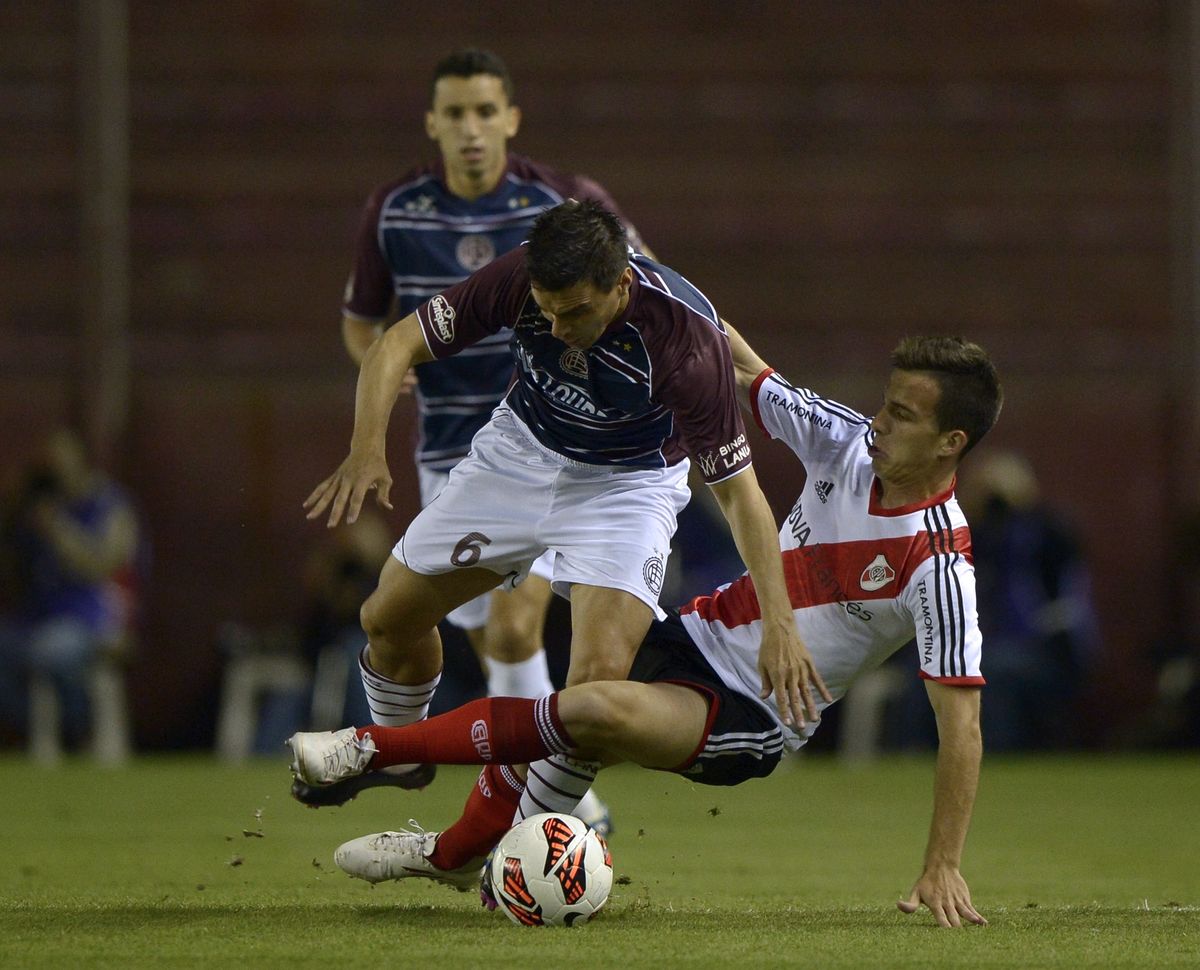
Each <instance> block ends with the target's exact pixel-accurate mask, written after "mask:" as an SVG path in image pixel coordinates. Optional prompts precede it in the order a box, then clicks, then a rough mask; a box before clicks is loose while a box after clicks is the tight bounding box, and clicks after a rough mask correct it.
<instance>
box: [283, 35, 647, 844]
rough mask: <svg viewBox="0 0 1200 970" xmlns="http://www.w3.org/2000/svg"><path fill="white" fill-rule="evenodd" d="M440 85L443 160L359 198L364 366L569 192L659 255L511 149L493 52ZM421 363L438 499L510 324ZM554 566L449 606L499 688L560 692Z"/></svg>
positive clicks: (470, 55) (513, 113)
mask: <svg viewBox="0 0 1200 970" xmlns="http://www.w3.org/2000/svg"><path fill="white" fill-rule="evenodd" d="M430 96H431V97H430V105H429V110H428V111H427V112H426V114H425V130H426V133H427V134H428V135H429V137H430V139H432V140H433V141H434V142H435V143H436V144H437V146H438V149H439V154H438V159H437V161H435V162H433V163H430V164H425V165H419V166H417V167H415V168H413V169H411V170H409V171H408V172H406V173H405V174H404V175H402V176H400V177H399V178H395V179H392V180H390V181H388V182H385V183H384V184H382V185H380V186H378V187H376V188H375V189H374V190H373V191H372V192H371V195H370V197H369V198H368V200H367V203H366V205H365V206H364V208H363V214H362V219H361V221H360V223H359V228H358V233H357V235H356V238H355V247H354V269H353V272H352V273H351V276H350V280H349V282H348V283H347V285H346V292H345V301H344V304H343V308H342V339H343V341H344V343H345V345H346V350H347V352H348V353H349V355H350V357H351V358H352V359H353V360H354V362H355V363H356V364H361V363H362V359H363V357H364V356H365V355H366V352H367V349H368V348H369V347H370V346H371V344H373V343H374V342H375V341H376V340H377V339H378V338H379V336H380V335H381V334H382V333H383V331H384V330H385V329H386V327H387V325H388V324H389V323H391V322H392V321H393V320H397V319H402V318H403V317H406V316H408V314H410V313H411V312H412V311H413V310H415V309H416V308H417V307H419V306H420V305H421V304H422V303H424V302H425V301H426V300H428V299H429V298H430V297H431V296H434V295H436V294H437V293H439V292H441V291H442V290H443V289H445V288H446V287H447V286H450V285H452V284H454V283H458V282H460V281H461V280H463V279H464V278H465V277H466V276H468V275H469V274H470V273H472V272H473V271H475V270H477V269H480V268H481V267H483V266H485V265H487V264H488V263H489V262H490V261H491V260H493V259H494V258H496V257H497V256H499V255H502V254H503V253H506V252H508V251H509V250H511V249H513V248H514V247H516V246H518V245H520V244H521V242H522V241H523V240H524V239H525V238H526V236H527V235H528V234H529V230H530V227H532V225H533V220H534V218H535V217H536V216H537V215H538V213H540V212H542V211H543V210H545V209H547V208H550V207H552V206H555V205H558V204H559V203H561V202H563V201H564V200H565V199H568V198H572V199H595V200H596V201H598V202H600V203H602V204H603V205H604V206H605V207H606V208H608V209H610V210H611V211H612V212H614V213H616V214H617V215H618V216H619V217H620V218H621V220H622V222H623V223H624V224H625V227H626V232H627V234H628V236H629V240H630V244H631V245H632V246H633V247H634V248H635V249H637V250H639V251H641V252H646V253H649V250H648V249H647V248H646V247H645V245H644V243H643V242H642V240H641V238H640V236H639V235H638V233H637V230H636V229H634V227H633V226H632V225H631V224H630V222H629V220H628V219H626V218H625V217H624V216H623V215H622V214H621V211H620V209H619V208H618V207H617V205H616V203H615V202H614V201H613V199H612V197H611V196H610V195H609V194H608V192H607V191H606V190H605V189H604V187H603V186H602V185H600V184H599V183H597V182H595V181H594V180H592V179H590V178H587V177H586V176H582V175H576V174H572V173H566V172H560V171H557V170H555V169H553V168H550V167H549V166H547V165H544V164H542V163H541V162H538V161H535V160H533V159H531V158H527V157H525V156H523V155H518V154H516V153H515V152H512V151H509V150H508V142H509V140H510V139H511V138H512V137H513V136H514V135H516V133H517V131H518V129H519V127H520V122H521V112H520V109H519V108H518V107H517V106H516V103H515V101H514V98H515V94H514V87H513V81H512V76H511V75H510V74H509V71H508V67H507V66H506V65H505V63H504V62H503V60H501V59H500V58H499V57H498V56H497V55H495V54H494V53H492V52H491V51H484V50H478V49H474V48H466V49H462V50H457V51H454V52H452V53H450V54H448V55H447V56H446V57H444V58H442V60H440V61H439V62H438V64H437V66H436V67H435V68H434V71H433V85H432V90H431V92H430ZM413 373H414V375H415V389H414V395H415V397H416V402H417V412H418V426H419V427H418V431H419V435H418V443H417V448H416V460H417V472H418V482H419V485H420V491H421V504H422V505H428V504H429V503H430V502H432V501H433V500H434V498H435V497H436V496H437V494H438V493H439V492H440V491H441V490H442V489H443V488H445V486H446V482H447V481H448V480H449V477H450V470H451V469H452V468H453V467H454V466H455V465H456V464H458V462H459V461H461V460H462V459H463V458H464V457H466V455H467V452H468V451H469V450H470V447H471V439H472V438H473V437H474V436H475V433H476V432H477V431H478V430H479V429H480V428H482V427H483V425H484V424H486V423H487V420H488V418H489V417H490V415H491V412H492V409H493V408H495V406H496V405H497V404H498V403H499V402H500V401H501V399H503V397H504V395H505V393H506V392H507V390H508V385H509V383H510V381H511V379H512V374H513V362H512V357H511V355H510V353H509V349H508V339H507V334H506V333H498V334H495V335H494V336H493V337H491V338H489V339H486V340H483V341H480V342H479V343H478V344H476V345H475V346H474V347H472V349H471V353H470V354H465V355H462V356H459V357H452V358H449V359H446V360H439V361H431V362H429V363H425V364H421V365H419V366H418V367H416V368H414V372H413ZM552 568H553V559H552V557H551V556H550V555H549V554H547V555H546V556H543V557H542V558H541V559H539V560H538V561H536V562H535V563H534V564H533V566H532V567H531V568H530V575H529V577H528V578H527V579H526V581H525V582H523V583H522V584H521V585H520V586H518V587H517V588H515V589H513V590H511V591H506V590H497V591H494V592H491V593H485V594H484V595H482V596H479V597H476V598H475V599H473V600H471V601H470V602H469V603H464V604H463V605H462V606H460V607H458V608H457V609H455V610H452V611H451V612H450V613H449V614H448V615H447V617H446V621H447V622H448V623H450V624H452V625H454V626H456V627H458V628H460V629H462V630H463V631H464V632H465V633H466V635H467V638H468V640H469V641H470V643H471V646H472V647H473V648H474V650H475V652H476V654H478V655H479V657H480V660H481V662H482V664H483V667H484V669H485V673H486V676H487V688H488V693H489V694H492V695H505V696H513V697H541V696H543V695H545V694H548V693H550V692H551V691H552V690H554V685H553V683H551V681H550V671H549V667H548V666H547V662H546V653H545V650H544V649H543V646H542V631H543V628H544V625H545V619H546V609H547V607H548V606H549V605H550V597H551V590H550V578H551V572H552ZM433 767H434V766H432V765H426V766H422V767H421V768H419V769H415V770H411V771H402V772H398V773H388V772H373V773H368V774H366V775H363V776H361V777H359V778H357V779H354V780H353V782H352V783H348V784H346V785H341V786H334V787H331V788H328V789H316V788H312V787H311V786H307V785H304V784H302V783H297V785H296V786H295V787H294V788H293V790H292V794H293V795H294V796H295V797H296V798H297V799H298V800H300V801H301V802H304V803H305V804H307V805H311V806H314V807H320V806H322V805H340V804H343V803H345V802H346V801H348V800H349V799H351V798H353V797H354V796H355V795H356V794H357V793H358V792H359V791H361V790H362V789H363V788H366V787H371V786H374V785H396V786H398V787H401V788H419V787H421V786H423V785H424V784H426V783H427V782H428V781H429V780H430V779H431V777H432V773H433ZM580 814H581V815H582V816H583V817H584V818H585V819H587V820H588V821H589V822H591V823H593V824H596V825H598V826H599V827H601V828H606V827H607V809H606V808H605V807H604V805H603V803H602V802H600V801H599V800H598V799H596V798H595V796H594V794H593V795H589V796H588V802H587V804H586V806H585V807H584V808H582V809H581V810H580Z"/></svg>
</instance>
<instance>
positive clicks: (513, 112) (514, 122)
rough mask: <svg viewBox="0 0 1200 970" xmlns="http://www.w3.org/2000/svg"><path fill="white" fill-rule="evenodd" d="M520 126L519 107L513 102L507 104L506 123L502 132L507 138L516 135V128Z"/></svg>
mask: <svg viewBox="0 0 1200 970" xmlns="http://www.w3.org/2000/svg"><path fill="white" fill-rule="evenodd" d="M520 127H521V109H520V108H518V107H517V106H516V105H515V104H510V105H509V106H508V124H507V125H505V128H504V134H505V136H506V137H508V138H512V137H513V136H514V135H516V133H517V130H518V129H519V128H520Z"/></svg>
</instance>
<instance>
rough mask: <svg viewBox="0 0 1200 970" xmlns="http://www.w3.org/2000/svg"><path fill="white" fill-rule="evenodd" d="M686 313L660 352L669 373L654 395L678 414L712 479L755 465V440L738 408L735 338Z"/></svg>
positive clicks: (689, 447)
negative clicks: (752, 447) (731, 346)
mask: <svg viewBox="0 0 1200 970" xmlns="http://www.w3.org/2000/svg"><path fill="white" fill-rule="evenodd" d="M678 316H679V317H682V318H683V319H682V320H681V321H680V322H679V323H677V324H676V326H674V327H673V328H672V331H671V336H670V339H669V340H668V341H665V342H664V343H663V344H662V345H661V346H660V347H659V348H658V350H659V352H658V353H657V354H655V355H654V356H655V359H654V369H655V371H656V373H658V374H661V375H663V376H662V377H661V378H660V379H659V381H658V382H656V383H657V384H658V386H657V387H656V389H655V392H654V396H655V397H656V398H657V399H658V400H659V401H661V402H662V403H663V404H665V405H666V406H667V407H669V408H670V409H671V410H672V411H673V412H674V414H675V424H676V429H677V432H678V434H679V438H680V443H681V444H682V445H683V447H684V449H685V450H686V451H687V453H688V455H689V456H691V458H692V459H693V461H695V463H696V467H697V468H699V469H700V474H701V475H702V476H703V477H704V480H705V481H706V482H707V483H708V484H709V485H714V484H716V483H717V482H720V481H723V480H724V479H726V478H732V477H733V476H734V475H737V474H739V473H740V472H743V471H745V470H746V469H747V468H749V467H750V464H751V459H750V445H749V443H748V442H747V440H746V426H745V424H743V422H742V414H741V411H740V410H739V408H738V403H737V391H736V386H735V381H734V375H733V356H732V354H731V352H730V350H729V338H728V337H727V336H726V335H725V333H724V331H723V330H719V329H718V328H717V326H716V324H714V323H712V322H711V321H710V320H707V319H704V318H703V317H701V316H699V315H698V314H692V313H683V312H681V313H679V314H678Z"/></svg>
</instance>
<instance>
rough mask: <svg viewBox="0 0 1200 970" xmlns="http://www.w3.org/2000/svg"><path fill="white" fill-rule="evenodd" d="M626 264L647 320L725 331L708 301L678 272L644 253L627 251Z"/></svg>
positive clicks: (710, 330)
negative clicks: (632, 276)
mask: <svg viewBox="0 0 1200 970" xmlns="http://www.w3.org/2000/svg"><path fill="white" fill-rule="evenodd" d="M629 265H630V268H631V269H632V270H633V274H634V278H635V279H636V280H637V283H638V297H639V301H640V302H642V303H643V304H644V306H643V308H642V309H643V312H644V314H645V316H646V317H647V318H648V320H649V321H651V322H660V323H662V322H669V323H671V324H681V323H682V324H685V325H692V326H699V327H700V328H701V330H702V331H704V332H712V333H717V334H722V335H723V334H724V333H725V326H724V324H722V322H721V315H720V314H719V313H717V309H716V307H715V306H713V304H712V301H711V300H709V298H708V297H707V296H705V295H704V293H703V292H701V290H700V288H699V287H697V286H695V285H694V284H693V283H691V282H690V281H689V280H688V279H687V278H685V277H684V276H683V274H682V273H680V272H678V271H677V270H674V269H672V268H671V267H669V266H666V265H664V264H662V263H659V262H657V261H655V260H653V259H651V258H650V257H649V256H646V255H645V254H644V253H636V252H632V251H631V252H630V255H629Z"/></svg>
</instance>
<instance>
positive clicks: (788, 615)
mask: <svg viewBox="0 0 1200 970" xmlns="http://www.w3.org/2000/svg"><path fill="white" fill-rule="evenodd" d="M712 490H713V494H714V495H715V496H716V498H717V502H718V503H719V504H720V506H721V512H722V513H723V514H724V516H725V520H726V521H727V522H728V523H729V530H730V532H732V533H733V541H734V543H735V544H736V545H737V550H738V552H739V553H740V554H741V557H742V561H743V562H744V563H745V564H746V568H747V569H748V570H749V572H750V576H751V578H752V579H753V580H754V589H755V593H756V594H757V596H758V602H759V605H760V607H761V608H762V617H763V621H764V622H765V623H771V622H774V623H779V624H783V625H786V626H789V627H790V626H791V625H792V624H793V623H794V619H793V617H792V606H791V601H790V600H789V598H788V593H787V585H786V583H785V582H784V577H783V559H782V557H781V556H780V554H779V537H778V534H777V531H776V528H775V518H774V516H773V515H772V514H771V507H770V505H768V504H767V499H766V496H764V495H763V493H762V490H761V489H760V488H759V487H758V479H757V477H756V476H755V474H754V469H753V468H748V469H746V470H745V471H744V472H742V473H741V474H740V475H735V476H734V477H733V478H730V479H727V480H725V481H724V482H720V483H719V484H717V485H714V486H713V487H712Z"/></svg>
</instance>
